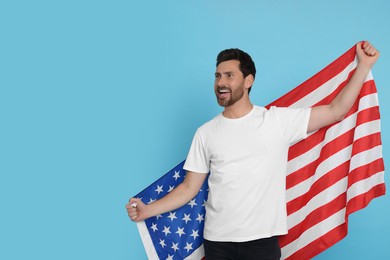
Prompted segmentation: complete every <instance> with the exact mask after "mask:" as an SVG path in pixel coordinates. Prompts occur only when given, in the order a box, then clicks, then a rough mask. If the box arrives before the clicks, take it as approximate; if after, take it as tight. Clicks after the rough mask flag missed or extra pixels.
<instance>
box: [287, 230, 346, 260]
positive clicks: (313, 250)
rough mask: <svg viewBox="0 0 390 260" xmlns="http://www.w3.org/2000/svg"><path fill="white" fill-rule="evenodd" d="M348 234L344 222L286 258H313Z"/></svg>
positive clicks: (291, 259)
mask: <svg viewBox="0 0 390 260" xmlns="http://www.w3.org/2000/svg"><path fill="white" fill-rule="evenodd" d="M346 235H347V223H344V224H342V225H340V226H338V227H336V228H334V229H332V230H330V231H329V232H328V233H326V234H324V235H323V236H321V237H319V238H317V239H315V240H313V242H311V243H309V244H308V245H306V246H305V247H302V248H301V249H299V250H297V251H296V252H295V253H294V254H292V255H291V256H289V257H287V258H285V260H302V259H311V258H313V257H314V256H316V255H318V254H319V253H321V252H322V251H324V250H326V249H328V248H329V247H331V246H333V245H334V244H336V243H337V242H338V241H340V240H341V239H343V238H344V237H345V236H346Z"/></svg>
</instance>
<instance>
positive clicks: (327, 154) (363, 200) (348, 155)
mask: <svg viewBox="0 0 390 260" xmlns="http://www.w3.org/2000/svg"><path fill="white" fill-rule="evenodd" d="M356 65H357V58H356V52H355V46H354V47H352V48H351V49H350V50H348V51H347V52H346V53H344V54H343V55H342V56H340V57H339V58H338V59H336V60H335V61H334V62H332V63H331V64H329V65H328V66H327V67H325V68H324V69H323V70H321V71H320V72H319V73H317V74H316V75H314V76H313V77H311V78H310V79H308V80H307V81H305V82H304V83H302V84H301V85H299V86H298V87H296V88H295V89H293V90H292V91H290V92H289V93H287V94H286V95H284V96H282V97H281V98H279V99H277V100H276V101H274V102H272V103H271V104H269V105H268V106H267V107H270V106H280V107H295V108H299V107H313V106H317V105H322V104H328V103H330V101H331V100H332V99H333V98H334V97H335V96H336V95H337V94H338V93H339V92H340V90H341V89H342V88H343V87H344V86H345V85H346V83H347V82H348V80H349V79H350V78H351V76H352V74H353V72H354V70H355V68H356ZM183 163H184V162H182V163H180V164H179V165H177V166H176V167H175V168H173V169H172V170H171V171H169V172H168V173H167V174H165V175H164V176H163V177H162V178H160V179H159V180H157V181H156V182H155V183H153V184H152V185H150V186H149V187H148V188H146V189H145V190H144V191H142V192H141V193H139V194H137V195H136V196H135V197H138V198H141V199H142V201H143V202H145V203H151V202H153V201H154V200H156V199H159V198H161V197H162V196H164V195H165V194H167V193H168V192H170V191H171V190H172V189H173V188H174V187H176V186H177V185H178V184H179V183H180V182H181V181H182V180H183V178H184V176H185V171H184V170H183V168H182V167H183ZM286 178H287V182H286V183H287V184H286V185H287V187H286V189H287V191H286V197H287V212H288V228H289V232H288V234H287V235H285V236H282V237H280V239H279V243H280V246H281V248H282V259H288V260H294V259H299V260H302V259H310V258H312V257H314V256H315V255H317V254H319V253H321V252H322V251H324V250H326V249H327V248H329V247H331V246H332V245H334V244H335V243H337V242H338V241H340V240H341V239H343V238H344V237H345V236H346V235H347V225H348V216H349V214H351V213H353V212H355V211H357V210H360V209H362V208H364V207H366V206H367V205H368V204H369V202H370V201H371V200H372V199H374V198H376V197H379V196H382V195H384V194H385V191H386V187H385V184H384V163H383V158H382V143H381V136H380V114H379V106H378V97H377V92H376V87H375V82H374V80H373V77H372V74H371V73H370V74H369V75H368V77H367V79H366V81H365V83H364V85H363V87H362V90H361V93H360V96H359V98H358V100H357V101H356V103H355V104H354V105H353V107H352V108H351V110H350V111H349V113H348V114H347V116H346V118H345V119H344V120H342V121H341V122H338V123H336V124H333V125H331V126H328V127H325V128H322V129H320V130H318V131H316V132H314V133H311V134H310V135H309V136H308V137H307V138H306V139H305V140H303V141H301V142H299V143H296V144H294V145H293V146H291V147H290V150H289V158H288V172H287V177H286ZM206 200H207V181H206V182H205V183H204V185H203V187H202V188H201V191H200V192H199V194H198V195H197V196H196V197H195V198H194V199H193V200H191V201H190V202H189V203H188V204H187V205H185V206H183V207H182V208H180V209H178V210H176V211H172V212H168V213H165V214H163V215H160V216H157V217H152V218H150V219H147V220H145V221H142V222H137V226H138V229H139V232H140V235H141V238H142V241H143V244H144V247H145V249H146V252H147V255H148V258H149V259H202V258H203V257H204V252H203V246H202V242H203V236H202V235H203V225H204V217H205V207H204V203H205V202H206Z"/></svg>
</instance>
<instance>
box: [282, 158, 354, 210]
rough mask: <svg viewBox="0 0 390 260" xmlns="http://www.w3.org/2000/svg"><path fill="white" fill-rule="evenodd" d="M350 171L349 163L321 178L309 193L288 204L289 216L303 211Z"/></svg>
mask: <svg viewBox="0 0 390 260" xmlns="http://www.w3.org/2000/svg"><path fill="white" fill-rule="evenodd" d="M348 170H349V161H347V162H345V163H343V164H341V165H339V166H337V167H335V168H334V169H332V170H331V171H329V172H328V173H327V174H325V175H324V176H322V177H321V178H319V179H318V180H317V181H316V182H315V183H313V184H312V185H311V187H310V190H309V191H308V192H306V193H305V194H303V195H301V196H299V197H297V198H295V199H293V200H291V201H289V202H288V203H287V212H288V215H291V214H293V213H294V212H296V211H298V210H300V209H302V208H303V207H304V206H306V205H307V204H308V203H309V201H310V200H311V199H312V198H313V197H315V196H316V195H318V194H319V193H321V192H322V191H324V190H326V189H327V188H329V187H331V186H332V185H334V184H335V183H336V182H338V181H339V180H341V179H342V178H344V177H345V176H347V175H348Z"/></svg>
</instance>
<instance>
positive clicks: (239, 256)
mask: <svg viewBox="0 0 390 260" xmlns="http://www.w3.org/2000/svg"><path fill="white" fill-rule="evenodd" d="M203 246H204V251H205V257H206V260H279V259H280V257H281V252H280V246H279V242H278V238H277V237H270V238H262V239H258V240H253V241H248V242H214V241H208V240H205V241H204V243H203Z"/></svg>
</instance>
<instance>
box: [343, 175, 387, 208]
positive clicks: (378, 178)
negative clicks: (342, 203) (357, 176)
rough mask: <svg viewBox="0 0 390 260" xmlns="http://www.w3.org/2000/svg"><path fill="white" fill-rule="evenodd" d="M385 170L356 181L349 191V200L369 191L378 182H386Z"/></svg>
mask: <svg viewBox="0 0 390 260" xmlns="http://www.w3.org/2000/svg"><path fill="white" fill-rule="evenodd" d="M384 181H385V180H384V172H383V171H381V172H378V173H376V174H374V175H372V176H370V177H368V178H366V179H364V180H361V181H358V182H356V183H354V184H353V185H352V186H351V187H349V189H348V191H347V201H350V200H351V199H353V198H354V197H356V196H358V195H361V194H364V193H367V192H368V191H369V190H370V189H372V188H373V187H375V186H376V185H378V184H381V183H384Z"/></svg>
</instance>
